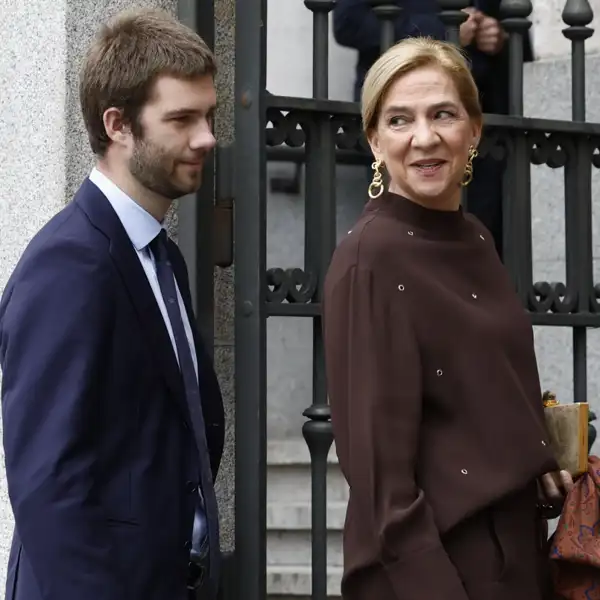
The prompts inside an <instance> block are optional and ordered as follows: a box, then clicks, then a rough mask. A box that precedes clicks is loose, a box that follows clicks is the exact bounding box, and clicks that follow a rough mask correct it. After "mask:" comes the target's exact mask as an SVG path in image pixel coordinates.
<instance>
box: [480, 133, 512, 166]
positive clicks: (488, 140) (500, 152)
mask: <svg viewBox="0 0 600 600" xmlns="http://www.w3.org/2000/svg"><path fill="white" fill-rule="evenodd" d="M511 141H512V140H511V137H510V133H509V132H508V131H506V130H504V129H499V128H497V127H486V128H485V129H484V131H483V137H482V138H481V141H480V143H479V147H478V151H479V155H480V156H482V157H485V156H489V157H490V158H493V159H494V160H498V161H501V160H504V159H505V158H506V156H507V155H508V153H509V151H510V148H511Z"/></svg>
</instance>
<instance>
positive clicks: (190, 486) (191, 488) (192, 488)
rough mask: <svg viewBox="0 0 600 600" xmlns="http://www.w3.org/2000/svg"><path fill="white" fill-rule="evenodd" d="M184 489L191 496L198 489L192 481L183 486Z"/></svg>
mask: <svg viewBox="0 0 600 600" xmlns="http://www.w3.org/2000/svg"><path fill="white" fill-rule="evenodd" d="M185 489H186V490H187V491H188V493H190V494H193V493H194V492H195V491H196V490H197V489H198V486H197V485H196V484H195V483H194V482H193V481H188V482H187V483H186V484H185Z"/></svg>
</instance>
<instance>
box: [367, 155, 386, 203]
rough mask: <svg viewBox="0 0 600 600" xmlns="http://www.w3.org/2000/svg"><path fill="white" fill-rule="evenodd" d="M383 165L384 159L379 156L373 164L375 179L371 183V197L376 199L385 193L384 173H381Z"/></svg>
mask: <svg viewBox="0 0 600 600" xmlns="http://www.w3.org/2000/svg"><path fill="white" fill-rule="evenodd" d="M382 165H383V161H382V160H381V159H380V158H378V159H377V160H376V161H375V162H374V163H373V164H372V165H371V168H372V169H373V180H372V181H371V183H370V184H369V198H371V199H373V200H375V198H379V196H381V194H383V175H382V174H381V171H380V170H379V169H381V166H382Z"/></svg>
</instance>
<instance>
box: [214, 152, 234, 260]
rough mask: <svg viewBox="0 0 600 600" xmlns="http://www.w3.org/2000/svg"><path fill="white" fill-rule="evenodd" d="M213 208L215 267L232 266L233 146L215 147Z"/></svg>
mask: <svg viewBox="0 0 600 600" xmlns="http://www.w3.org/2000/svg"><path fill="white" fill-rule="evenodd" d="M215 168H216V177H215V206H214V211H213V256H214V264H215V265H216V266H217V267H221V268H223V269H226V268H227V267H230V266H231V265H232V264H233V182H234V180H235V177H234V168H235V164H234V146H233V144H228V145H226V146H217V148H216V154H215Z"/></svg>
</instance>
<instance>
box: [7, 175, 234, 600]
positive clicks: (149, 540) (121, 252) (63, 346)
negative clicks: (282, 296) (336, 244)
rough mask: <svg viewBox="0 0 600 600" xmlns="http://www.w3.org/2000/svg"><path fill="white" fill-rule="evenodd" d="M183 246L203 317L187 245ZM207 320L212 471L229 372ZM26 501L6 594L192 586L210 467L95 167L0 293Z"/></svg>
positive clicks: (122, 593)
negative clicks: (223, 378) (197, 510)
mask: <svg viewBox="0 0 600 600" xmlns="http://www.w3.org/2000/svg"><path fill="white" fill-rule="evenodd" d="M170 253H171V261H172V264H173V268H174V271H175V276H176V279H177V281H178V285H179V288H180V290H181V294H182V296H183V298H184V301H185V304H186V307H187V311H188V315H189V317H190V322H191V323H192V327H193V324H194V318H193V313H192V307H191V300H190V293H189V283H188V277H187V271H186V266H185V262H184V260H183V256H182V255H181V253H180V252H179V250H178V248H177V246H176V245H175V244H173V243H172V242H170ZM194 333H195V340H196V347H197V354H198V367H199V379H200V391H201V397H202V407H203V414H204V417H205V422H206V435H207V441H208V446H209V451H210V459H211V467H212V472H213V476H214V477H216V475H217V470H218V467H219V462H220V460H221V455H222V451H223V441H224V417H223V404H222V400H221V394H220V391H219V385H218V382H217V379H216V376H215V373H214V370H213V368H212V365H211V362H210V359H209V357H208V354H207V353H206V351H205V349H204V348H203V345H202V343H201V341H200V339H199V338H198V335H197V333H196V332H194ZM0 364H1V366H2V370H3V379H2V415H3V424H4V451H5V456H6V473H7V479H8V491H9V496H10V501H11V504H12V508H13V511H14V516H15V525H16V526H15V533H14V538H13V545H12V549H11V554H10V559H9V566H8V578H7V591H6V600H184V599H185V598H187V595H186V593H187V592H186V576H187V567H188V561H189V540H190V537H191V535H192V527H193V517H194V507H195V502H196V499H197V496H196V494H197V491H196V485H197V483H198V481H199V464H198V453H197V450H196V447H195V443H194V437H193V434H192V430H191V423H190V416H189V411H188V410H187V408H186V400H185V396H184V390H183V384H182V380H181V376H180V371H179V368H178V364H177V360H176V357H175V354H174V352H173V347H172V345H171V341H170V339H169V335H168V333H167V329H166V327H165V325H164V321H163V318H162V316H161V313H160V310H159V308H158V305H157V303H156V300H155V298H154V295H153V293H152V290H151V288H150V285H149V283H148V281H147V279H146V275H145V273H144V271H143V268H142V266H141V264H140V261H139V259H138V257H137V255H136V253H135V250H134V248H133V246H132V244H131V241H130V240H129V237H128V236H127V234H126V232H125V229H124V228H123V226H122V225H121V222H120V221H119V219H118V217H117V215H116V213H115V212H114V210H113V208H112V206H111V205H110V204H109V202H108V200H107V199H106V197H105V196H104V195H103V194H102V193H101V192H100V190H99V189H98V188H97V187H96V186H95V185H94V184H93V183H91V182H90V181H89V180H86V181H85V182H84V183H83V185H82V187H81V188H80V190H79V192H78V193H77V194H76V196H75V199H74V200H73V202H71V203H70V204H69V205H68V206H67V207H66V208H64V209H63V210H62V211H61V212H60V213H59V214H58V215H56V216H55V217H54V218H53V219H52V220H51V221H50V222H49V223H48V224H46V225H45V226H44V227H43V228H42V229H41V230H40V232H39V233H38V234H37V235H36V236H35V237H34V238H33V240H32V241H31V243H30V244H29V246H28V247H27V249H26V250H25V252H24V254H23V256H22V258H21V260H20V262H19V263H18V265H17V267H16V268H15V270H14V272H13V274H12V276H11V278H10V280H9V282H8V284H7V286H6V289H5V292H4V294H3V297H2V300H1V302H0Z"/></svg>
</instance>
